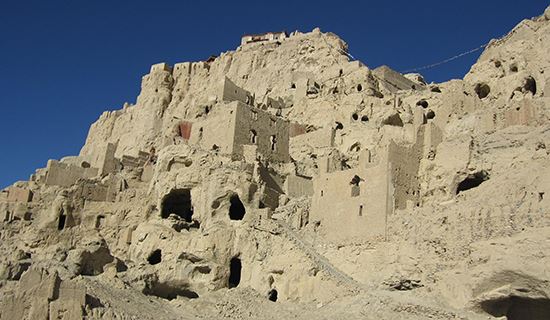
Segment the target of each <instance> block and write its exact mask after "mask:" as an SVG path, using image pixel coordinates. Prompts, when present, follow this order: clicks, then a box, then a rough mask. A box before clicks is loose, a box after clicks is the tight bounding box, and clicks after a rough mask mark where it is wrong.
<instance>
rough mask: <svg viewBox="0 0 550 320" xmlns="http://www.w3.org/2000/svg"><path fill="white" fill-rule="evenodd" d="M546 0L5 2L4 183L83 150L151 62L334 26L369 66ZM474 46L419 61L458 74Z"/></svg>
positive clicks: (396, 61) (459, 36)
mask: <svg viewBox="0 0 550 320" xmlns="http://www.w3.org/2000/svg"><path fill="white" fill-rule="evenodd" d="M548 4H549V3H548V2H547V1H545V0H517V1H513V0H503V1H482V0H476V1H470V0H462V1H445V0H437V1H432V0H428V1H410V0H409V1H401V0H393V1H334V0H333V1H303V2H300V1H296V0H294V1H287V0H277V1H270V2H263V1H259V0H257V1H241V2H239V1H162V0H156V1H139V0H133V1H122V0H117V1H113V0H111V1H103V0H93V1H91V0H88V1H83V0H81V1H78V0H74V1H68V0H66V1H58V0H50V1H44V0H40V1H25V0H18V1H11V0H2V2H1V3H0V108H1V111H2V113H1V116H0V139H1V140H0V141H1V142H0V146H1V151H0V188H1V187H5V186H7V185H9V184H11V183H13V182H15V181H17V180H26V179H28V177H29V175H30V174H31V173H33V172H34V170H35V169H36V168H39V167H44V166H45V165H46V162H47V160H48V159H58V158H61V157H63V156H66V155H76V154H78V152H79V150H80V147H81V146H82V145H83V143H84V141H85V138H86V134H87V132H88V128H89V126H90V124H91V123H93V122H94V121H95V120H96V119H97V118H98V116H99V115H100V114H101V113H102V112H103V111H104V110H112V109H118V108H120V107H121V105H122V104H123V103H124V102H125V101H128V102H135V97H136V96H137V94H138V92H139V87H140V79H141V76H142V75H143V74H145V73H147V72H148V70H149V66H150V65H151V64H153V63H157V62H161V61H166V62H169V63H175V62H181V61H197V60H204V59H206V58H208V56H210V55H211V54H216V55H217V54H219V53H220V52H223V51H227V50H232V49H234V48H236V47H237V46H238V45H239V41H240V37H241V35H243V34H246V33H261V32H265V31H278V30H287V31H289V32H290V31H294V30H300V31H310V30H312V29H313V28H314V27H317V26H318V27H320V28H321V30H322V31H332V32H334V33H336V34H338V35H339V36H340V37H342V38H343V39H344V40H345V41H346V42H347V43H348V45H349V48H350V52H351V53H352V54H353V55H354V56H355V57H356V58H357V59H359V60H361V61H363V62H364V63H366V64H367V65H368V66H369V67H377V66H379V65H382V64H387V65H389V66H390V67H392V68H394V69H396V70H406V69H409V68H412V67H416V66H421V65H426V64H430V63H433V62H437V61H439V60H442V59H445V58H448V57H450V56H453V55H455V54H458V53H460V52H463V51H466V50H468V49H471V48H474V47H477V46H479V45H481V44H483V43H485V42H487V41H488V40H489V39H491V38H495V37H498V36H501V35H502V34H504V33H506V32H508V31H509V30H510V29H511V28H512V27H513V26H515V25H516V24H517V23H518V22H519V21H521V20H522V19H524V18H530V17H533V16H536V15H540V14H542V13H543V11H544V9H545V8H546V6H547V5H548ZM478 55H479V52H478V53H476V54H473V55H469V56H467V57H463V58H461V59H459V60H455V61H453V62H452V63H449V64H446V65H444V66H440V67H438V68H434V69H431V70H428V71H425V72H423V74H424V76H425V77H426V79H427V80H428V81H436V82H440V81H444V80H448V79H451V78H461V77H462V76H463V75H464V74H465V73H466V72H467V71H468V70H469V67H470V66H471V65H472V63H473V62H474V61H475V59H477V57H478Z"/></svg>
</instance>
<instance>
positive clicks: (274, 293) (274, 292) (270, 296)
mask: <svg viewBox="0 0 550 320" xmlns="http://www.w3.org/2000/svg"><path fill="white" fill-rule="evenodd" d="M277 295H278V293H277V290H276V289H271V290H269V292H268V293H267V299H268V300H269V301H273V302H277Z"/></svg>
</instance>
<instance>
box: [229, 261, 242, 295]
mask: <svg viewBox="0 0 550 320" xmlns="http://www.w3.org/2000/svg"><path fill="white" fill-rule="evenodd" d="M241 269H242V264H241V259H239V258H237V257H234V258H232V259H231V262H230V263H229V280H228V281H227V286H228V287H229V288H236V287H237V286H238V285H239V283H240V282H241Z"/></svg>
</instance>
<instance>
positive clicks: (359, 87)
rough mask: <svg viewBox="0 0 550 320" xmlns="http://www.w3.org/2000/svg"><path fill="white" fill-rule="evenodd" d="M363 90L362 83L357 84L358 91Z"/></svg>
mask: <svg viewBox="0 0 550 320" xmlns="http://www.w3.org/2000/svg"><path fill="white" fill-rule="evenodd" d="M362 90H363V86H362V85H361V84H358V85H357V92H361V91H362Z"/></svg>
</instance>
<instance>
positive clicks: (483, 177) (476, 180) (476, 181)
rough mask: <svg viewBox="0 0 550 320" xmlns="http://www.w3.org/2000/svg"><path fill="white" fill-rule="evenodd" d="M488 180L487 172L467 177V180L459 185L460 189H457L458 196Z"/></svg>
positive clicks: (483, 171) (479, 172)
mask: <svg viewBox="0 0 550 320" xmlns="http://www.w3.org/2000/svg"><path fill="white" fill-rule="evenodd" d="M487 180H489V173H487V171H485V170H482V171H478V172H476V173H473V174H470V175H468V176H467V177H466V179H464V180H462V181H461V182H460V183H459V184H458V187H457V188H456V194H459V193H460V192H462V191H466V190H469V189H472V188H475V187H477V186H479V185H480V184H482V183H483V182H484V181H487Z"/></svg>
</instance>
